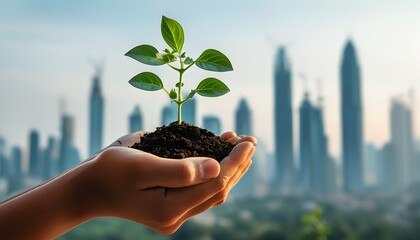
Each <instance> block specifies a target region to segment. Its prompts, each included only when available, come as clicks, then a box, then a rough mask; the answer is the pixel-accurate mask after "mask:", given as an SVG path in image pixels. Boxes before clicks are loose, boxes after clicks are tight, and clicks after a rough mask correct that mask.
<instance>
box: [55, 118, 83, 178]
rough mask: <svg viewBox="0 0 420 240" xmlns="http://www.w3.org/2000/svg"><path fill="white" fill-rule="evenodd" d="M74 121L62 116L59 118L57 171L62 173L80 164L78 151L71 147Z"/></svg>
mask: <svg viewBox="0 0 420 240" xmlns="http://www.w3.org/2000/svg"><path fill="white" fill-rule="evenodd" d="M73 138H74V120H73V118H72V117H71V116H69V115H66V114H64V115H63V116H62V117H61V141H60V150H59V161H58V171H59V172H63V171H65V170H67V169H69V168H70V167H73V166H74V165H76V164H78V163H79V162H80V155H79V152H78V150H77V149H76V148H75V147H74V146H73Z"/></svg>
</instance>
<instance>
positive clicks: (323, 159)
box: [298, 93, 335, 194]
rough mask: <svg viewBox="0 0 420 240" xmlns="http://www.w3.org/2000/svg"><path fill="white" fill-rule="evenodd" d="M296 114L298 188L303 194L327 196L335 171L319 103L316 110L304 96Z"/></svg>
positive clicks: (330, 190)
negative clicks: (298, 115) (297, 117)
mask: <svg viewBox="0 0 420 240" xmlns="http://www.w3.org/2000/svg"><path fill="white" fill-rule="evenodd" d="M299 113H300V118H299V120H300V123H299V127H300V129H299V133H300V138H299V153H300V154H299V156H300V171H299V178H298V183H299V186H300V188H301V189H302V190H303V191H305V192H312V193H318V194H328V193H331V192H332V191H333V190H334V189H333V185H332V184H331V183H330V182H332V183H334V182H335V169H334V163H333V162H332V161H333V160H332V159H331V158H330V157H329V155H328V140H327V136H326V134H325V129H324V120H323V113H322V106H321V103H320V105H319V106H315V105H313V104H311V102H310V100H309V95H308V94H307V93H306V94H305V96H304V100H303V101H302V104H301V107H300V110H299Z"/></svg>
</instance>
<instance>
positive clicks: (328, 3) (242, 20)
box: [0, 0, 420, 156]
mask: <svg viewBox="0 0 420 240" xmlns="http://www.w3.org/2000/svg"><path fill="white" fill-rule="evenodd" d="M419 12H420V1H416V0H412V1H391V0H389V1H386V0H370V1H366V0H360V1H354V0H351V1H350V0H338V1H337V0H324V1H314V0H296V1H275V0H272V1H264V0H262V1H244V0H234V1H227V0H212V1H181V0H178V1H163V0H154V1H82V0H73V1H57V0H44V1H29V0H28V1H23V0H14V1H1V2H0V135H1V136H3V137H5V138H6V139H7V141H8V146H11V145H15V144H19V145H21V146H24V147H25V148H26V146H27V141H28V134H29V130H30V129H31V128H35V129H38V130H39V131H40V132H41V137H42V144H44V145H45V143H46V138H47V136H49V135H52V136H56V137H57V136H59V127H60V122H59V120H60V119H59V113H60V112H59V99H60V98H61V97H64V98H65V99H66V106H67V107H66V111H67V112H68V113H69V114H71V115H73V116H74V117H75V120H76V133H75V134H76V139H75V140H76V145H77V146H78V147H79V148H80V149H81V150H82V154H83V156H86V149H87V139H88V134H87V132H88V131H87V126H88V107H89V105H88V99H89V91H90V87H91V85H92V80H91V77H92V75H93V73H94V69H93V67H92V64H91V62H90V60H89V59H96V60H100V59H105V69H104V75H103V82H102V85H103V93H104V96H105V117H106V120H105V142H106V143H109V142H111V141H113V140H114V139H116V138H118V137H119V136H121V135H123V134H125V133H126V132H127V131H128V122H127V117H128V114H129V113H130V112H131V111H132V110H133V108H134V105H135V104H140V106H141V110H142V113H143V115H144V118H145V128H146V130H153V129H154V128H155V127H156V126H158V125H160V113H161V108H162V106H163V105H164V104H166V103H167V102H168V100H167V98H166V96H165V95H164V94H163V93H162V92H143V91H140V90H137V89H134V88H133V87H131V86H130V85H129V84H128V83H127V81H128V80H129V79H130V78H131V77H132V76H134V75H135V74H137V73H139V72H141V71H146V70H147V71H155V72H157V73H158V74H160V75H161V77H162V78H163V79H164V81H165V82H171V81H172V82H175V81H176V77H177V76H176V74H175V72H173V71H171V70H168V69H166V68H164V67H148V66H145V65H142V64H140V63H138V62H135V61H134V60H132V59H129V58H127V57H124V56H123V55H124V53H125V52H127V51H128V50H129V49H131V48H132V47H134V46H136V45H140V44H144V43H148V44H152V45H155V46H156V47H157V48H158V49H164V48H166V47H167V46H166V45H165V43H164V41H163V40H162V37H161V35H160V20H161V16H162V15H166V16H167V17H170V18H174V19H176V20H178V21H179V22H180V23H181V24H182V25H183V27H184V31H185V33H186V36H185V45H184V49H185V50H186V51H187V53H189V54H190V55H191V56H192V57H193V58H194V57H197V56H198V55H199V54H200V53H201V52H202V51H203V50H205V49H207V48H216V49H219V50H220V51H222V52H224V53H225V54H226V55H227V56H229V57H230V59H231V61H232V63H233V66H234V69H235V70H234V71H233V72H229V73H219V74H217V73H213V72H205V71H203V70H200V69H198V68H193V69H192V70H191V71H190V72H187V75H186V87H187V89H188V88H192V87H195V85H196V84H198V82H199V81H200V80H201V79H203V78H205V77H209V76H216V77H219V78H220V79H222V80H224V81H225V82H226V83H227V84H228V85H229V87H230V88H231V92H230V93H229V94H228V95H225V96H223V97H220V98H213V99H209V98H203V97H199V96H198V98H197V101H198V107H199V110H198V117H199V118H198V119H199V123H201V117H202V116H203V115H204V114H208V113H211V114H214V115H217V116H219V117H221V118H222V121H223V130H229V129H233V128H234V126H233V116H234V111H235V108H236V107H237V105H238V102H239V99H240V97H242V96H244V97H246V98H247V99H248V101H249V104H250V106H251V108H252V111H253V114H254V116H253V121H254V132H255V135H256V136H257V137H259V139H260V140H261V141H264V142H265V143H266V144H267V145H268V148H269V149H272V146H273V144H272V142H273V134H272V130H273V113H272V112H273V104H272V98H273V90H272V87H273V67H274V66H273V64H274V57H275V53H276V50H277V47H278V46H280V45H283V44H285V45H286V46H287V48H288V53H289V56H290V60H291V64H292V68H293V94H294V95H293V105H294V112H295V123H296V124H295V126H297V119H298V114H297V112H298V106H299V104H300V101H301V99H302V95H303V87H302V81H301V78H300V76H301V75H302V74H303V75H305V76H306V77H307V79H308V81H307V85H308V89H309V90H310V91H311V93H312V94H311V97H312V99H313V100H315V99H316V97H317V94H318V92H319V91H318V90H317V89H318V88H317V87H316V82H317V81H316V79H322V83H323V84H322V91H321V92H322V94H323V95H324V97H325V102H324V108H325V119H326V130H327V134H328V136H329V138H330V149H331V152H332V153H333V154H334V155H335V156H337V155H339V153H340V142H341V140H340V132H341V131H340V122H339V104H340V101H339V72H338V70H339V65H340V60H341V56H342V49H343V46H344V44H345V41H346V40H347V39H348V38H351V39H352V40H353V41H354V43H355V46H356V49H357V54H358V57H359V61H360V65H361V73H362V88H363V94H362V95H363V103H364V133H365V140H366V141H369V142H374V143H375V144H376V145H378V146H381V145H382V144H383V143H384V142H386V141H387V140H388V139H389V108H390V99H391V97H394V96H401V95H407V94H406V93H407V92H408V89H410V88H413V89H414V90H419V87H420V70H419V69H420V68H419V66H420V31H419V26H420V14H419ZM415 108H416V120H415V123H419V120H420V118H419V116H418V115H419V114H418V113H419V112H420V102H419V101H418V100H416V106H415ZM417 125H418V124H417ZM296 134H297V131H296V132H295V135H296ZM418 135H419V134H418V131H417V134H416V136H418ZM296 139H297V138H296Z"/></svg>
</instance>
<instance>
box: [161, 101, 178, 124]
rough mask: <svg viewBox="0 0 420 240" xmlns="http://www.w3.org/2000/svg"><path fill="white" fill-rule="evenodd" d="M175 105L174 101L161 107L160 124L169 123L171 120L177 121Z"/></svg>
mask: <svg viewBox="0 0 420 240" xmlns="http://www.w3.org/2000/svg"><path fill="white" fill-rule="evenodd" d="M177 119H178V118H177V105H176V104H174V103H169V104H168V105H166V106H165V107H163V109H162V122H161V123H162V124H161V125H169V124H170V123H172V122H175V121H177Z"/></svg>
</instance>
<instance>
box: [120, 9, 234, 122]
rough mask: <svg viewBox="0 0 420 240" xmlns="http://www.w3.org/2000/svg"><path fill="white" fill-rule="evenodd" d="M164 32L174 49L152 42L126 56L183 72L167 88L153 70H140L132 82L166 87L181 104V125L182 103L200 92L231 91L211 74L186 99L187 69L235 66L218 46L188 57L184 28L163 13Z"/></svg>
mask: <svg viewBox="0 0 420 240" xmlns="http://www.w3.org/2000/svg"><path fill="white" fill-rule="evenodd" d="M161 32H162V37H163V39H164V40H165V42H166V43H167V44H168V45H169V47H170V48H171V49H172V50H168V49H165V50H164V51H163V52H159V51H158V50H157V49H156V48H155V47H153V46H151V45H140V46H137V47H135V48H133V49H131V50H130V51H128V52H127V53H126V54H125V55H126V56H129V57H131V58H133V59H135V60H137V61H139V62H141V63H144V64H148V65H153V66H160V65H165V64H166V65H168V66H169V67H171V68H172V69H174V70H175V71H177V72H178V73H179V80H178V82H177V83H176V84H175V87H174V88H172V89H171V90H168V89H166V88H165V87H164V86H163V83H162V80H161V79H160V78H159V77H158V76H157V75H156V74H154V73H152V72H142V73H139V74H137V75H136V76H134V77H133V78H132V79H131V80H130V81H129V83H130V84H131V85H132V86H134V87H136V88H139V89H143V90H146V91H157V90H161V89H162V90H163V91H164V92H165V93H166V94H167V95H168V96H169V98H170V99H171V100H172V101H173V102H175V103H176V104H177V105H178V124H180V123H181V121H182V117H181V107H182V104H184V103H185V102H186V101H188V100H190V99H191V98H192V97H193V96H194V95H195V94H196V93H197V94H199V95H201V96H205V97H218V96H222V95H224V94H226V93H228V92H229V91H230V90H229V88H228V87H227V86H226V84H224V83H223V82H222V81H220V80H219V79H217V78H214V77H209V78H206V79H204V80H203V81H201V82H200V83H199V84H198V86H197V87H196V88H195V89H193V90H191V91H190V93H189V94H188V96H186V98H185V99H184V98H183V97H182V87H183V86H184V84H183V83H182V77H183V75H184V72H185V71H187V70H188V69H189V68H190V67H191V66H193V65H196V66H197V67H199V68H201V69H204V70H208V71H214V72H226V71H232V70H233V68H232V64H231V63H230V61H229V59H228V58H227V57H226V56H225V55H224V54H223V53H221V52H219V51H217V50H215V49H207V50H205V51H204V52H203V53H202V54H201V55H200V56H199V57H198V58H197V59H196V60H194V59H192V58H191V57H188V56H187V55H186V52H182V47H183V45H184V30H183V29H182V26H181V25H180V24H179V23H178V22H177V21H175V20H173V19H170V18H167V17H165V16H162V23H161ZM174 63H176V65H174Z"/></svg>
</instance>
